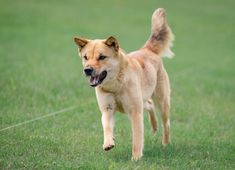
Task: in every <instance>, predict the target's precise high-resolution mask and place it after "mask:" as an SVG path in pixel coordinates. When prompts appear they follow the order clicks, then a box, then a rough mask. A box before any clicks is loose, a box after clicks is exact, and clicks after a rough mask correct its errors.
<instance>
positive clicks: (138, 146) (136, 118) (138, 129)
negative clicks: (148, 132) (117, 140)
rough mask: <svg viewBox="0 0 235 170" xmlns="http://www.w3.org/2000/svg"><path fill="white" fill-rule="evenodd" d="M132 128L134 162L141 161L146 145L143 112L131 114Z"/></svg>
mask: <svg viewBox="0 0 235 170" xmlns="http://www.w3.org/2000/svg"><path fill="white" fill-rule="evenodd" d="M130 119H131V126H132V140H133V141H132V160H135V161H136V160H139V159H140V158H141V157H142V152H143V145H144V125H143V111H142V110H139V111H133V112H131V114H130Z"/></svg>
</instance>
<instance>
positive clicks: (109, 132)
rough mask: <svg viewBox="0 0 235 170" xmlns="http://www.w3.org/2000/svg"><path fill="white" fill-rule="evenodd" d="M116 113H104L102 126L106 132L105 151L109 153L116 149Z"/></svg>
mask: <svg viewBox="0 0 235 170" xmlns="http://www.w3.org/2000/svg"><path fill="white" fill-rule="evenodd" d="M113 114H114V113H113V112H112V111H110V112H108V111H103V112H102V118H101V121H102V126H103V131H104V144H103V149H104V150H105V151H108V150H110V149H112V148H113V147H114V137H113V127H114V115H113Z"/></svg>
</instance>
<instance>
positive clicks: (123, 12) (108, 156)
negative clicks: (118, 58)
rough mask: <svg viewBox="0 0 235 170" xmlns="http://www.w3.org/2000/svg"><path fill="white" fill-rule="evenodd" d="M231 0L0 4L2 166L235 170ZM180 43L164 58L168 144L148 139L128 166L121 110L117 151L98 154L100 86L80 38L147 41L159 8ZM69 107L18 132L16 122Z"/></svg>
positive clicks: (24, 0)
mask: <svg viewBox="0 0 235 170" xmlns="http://www.w3.org/2000/svg"><path fill="white" fill-rule="evenodd" d="M234 6H235V1H233V0H224V1H219V0H207V1H203V0H198V1H191V2H190V1H187V0H181V1H170V0H164V1H163V0H161V1H160V0H149V1H140V0H139V1H131V0H125V1H119V0H114V1H105V0H101V1H91V0H79V1H77V0H68V1H62V0H61V1H56V0H51V1H48V0H40V1H36V0H18V1H10V0H0V108H1V109H0V169H101V170H103V169H125V170H128V169H141V170H142V169H179V170H182V169H235V132H234V131H235V125H234V124H235V103H234V102H235V50H234V49H235V19H234V18H235V11H234ZM158 7H164V8H165V9H166V10H167V13H168V20H169V24H170V26H171V27H172V30H173V32H174V34H175V37H176V41H175V43H174V48H173V51H174V52H175V54H176V56H175V58H173V59H164V63H165V67H166V69H167V71H168V73H169V76H170V80H171V86H172V102H171V103H172V110H171V134H172V136H171V140H172V143H171V145H169V146H167V147H166V148H164V147H162V145H161V129H160V130H159V132H158V133H157V135H152V133H151V130H150V125H149V123H148V120H147V117H146V115H145V149H144V157H143V159H142V160H141V161H138V162H132V161H131V127H130V123H129V120H128V117H127V116H126V115H123V114H119V113H117V114H116V128H115V136H116V147H115V148H114V149H113V150H111V151H109V152H104V151H103V150H102V142H103V141H102V140H103V134H102V127H101V121H100V117H101V114H100V112H99V109H98V106H97V103H96V98H95V93H94V89H93V88H91V87H89V85H88V82H87V80H86V78H85V77H84V76H83V74H82V65H81V60H80V58H79V57H78V55H77V49H76V46H75V44H74V42H73V37H74V36H75V35H79V36H83V37H88V38H91V39H92V38H106V37H108V36H109V35H113V36H115V37H116V38H117V39H118V40H119V42H120V44H121V47H122V48H123V49H124V50H126V51H127V52H129V51H132V50H135V49H138V48H139V47H141V46H142V45H143V43H144V42H145V40H146V39H147V38H148V36H149V32H150V17H151V14H152V12H153V11H154V9H155V8H158ZM71 106H75V108H74V109H71V110H67V111H64V112H61V113H59V114H56V115H54V116H50V117H45V118H44V119H41V120H37V121H34V122H31V123H28V124H24V125H21V126H17V127H15V128H11V129H7V130H2V131H1V129H4V128H6V127H9V126H12V125H15V124H17V123H20V122H24V121H28V120H31V119H35V118H37V117H40V116H45V115H47V114H49V113H52V112H55V111H60V110H63V109H66V108H69V107H71Z"/></svg>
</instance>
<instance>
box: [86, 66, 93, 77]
mask: <svg viewBox="0 0 235 170" xmlns="http://www.w3.org/2000/svg"><path fill="white" fill-rule="evenodd" d="M93 70H94V69H93V68H92V67H87V68H85V69H84V73H85V74H86V75H87V76H91V74H92V72H93Z"/></svg>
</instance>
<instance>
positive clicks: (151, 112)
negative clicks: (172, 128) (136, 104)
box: [144, 99, 157, 133]
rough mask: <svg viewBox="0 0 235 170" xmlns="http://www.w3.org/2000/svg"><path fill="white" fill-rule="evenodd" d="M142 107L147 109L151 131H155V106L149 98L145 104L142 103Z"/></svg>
mask: <svg viewBox="0 0 235 170" xmlns="http://www.w3.org/2000/svg"><path fill="white" fill-rule="evenodd" d="M144 108H145V109H146V110H147V111H148V113H149V114H148V115H149V122H150V124H151V126H152V131H153V133H156V132H157V119H156V115H155V108H154V104H153V101H152V100H151V99H149V100H148V101H147V102H146V103H145V104H144Z"/></svg>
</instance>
